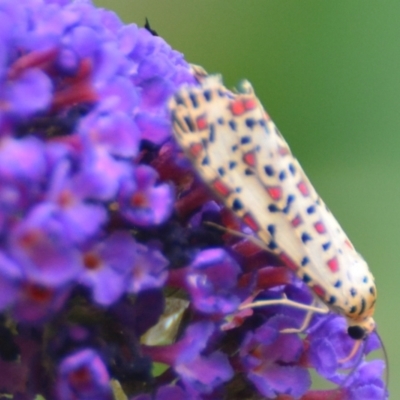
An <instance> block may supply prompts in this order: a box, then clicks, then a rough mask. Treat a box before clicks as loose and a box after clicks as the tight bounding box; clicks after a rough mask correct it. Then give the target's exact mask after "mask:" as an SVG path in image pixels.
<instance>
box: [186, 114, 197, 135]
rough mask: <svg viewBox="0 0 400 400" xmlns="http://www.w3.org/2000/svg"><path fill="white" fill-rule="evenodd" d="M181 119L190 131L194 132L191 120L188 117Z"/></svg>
mask: <svg viewBox="0 0 400 400" xmlns="http://www.w3.org/2000/svg"><path fill="white" fill-rule="evenodd" d="M183 120H184V121H185V124H186V126H187V127H188V129H189V131H190V132H194V131H195V130H196V129H195V126H194V124H193V121H192V120H191V119H190V118H189V117H183Z"/></svg>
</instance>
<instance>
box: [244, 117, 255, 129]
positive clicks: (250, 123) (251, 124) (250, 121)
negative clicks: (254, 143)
mask: <svg viewBox="0 0 400 400" xmlns="http://www.w3.org/2000/svg"><path fill="white" fill-rule="evenodd" d="M245 124H246V126H247V127H248V128H250V129H253V127H254V125H255V124H256V121H255V120H254V119H253V118H247V119H246V121H245Z"/></svg>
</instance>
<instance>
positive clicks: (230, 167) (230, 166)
mask: <svg viewBox="0 0 400 400" xmlns="http://www.w3.org/2000/svg"><path fill="white" fill-rule="evenodd" d="M236 166H237V162H236V161H229V169H234V168H235V167H236Z"/></svg>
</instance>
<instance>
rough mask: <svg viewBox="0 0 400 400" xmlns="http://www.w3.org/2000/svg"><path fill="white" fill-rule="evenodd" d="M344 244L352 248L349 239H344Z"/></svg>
mask: <svg viewBox="0 0 400 400" xmlns="http://www.w3.org/2000/svg"><path fill="white" fill-rule="evenodd" d="M344 244H345V245H346V246H347V247H348V248H349V249H351V250H353V249H354V246H353V245H352V244H351V242H350V240H349V239H346V240H345V241H344Z"/></svg>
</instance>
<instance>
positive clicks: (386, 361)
mask: <svg viewBox="0 0 400 400" xmlns="http://www.w3.org/2000/svg"><path fill="white" fill-rule="evenodd" d="M375 333H376V336H377V338H378V340H379V343H380V345H381V348H382V352H383V358H384V359H385V381H384V382H385V393H384V395H383V399H385V396H386V391H388V390H389V357H388V353H387V351H386V347H385V345H384V343H383V340H382V338H381V336H380V335H379V333H378V332H377V331H375Z"/></svg>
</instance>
